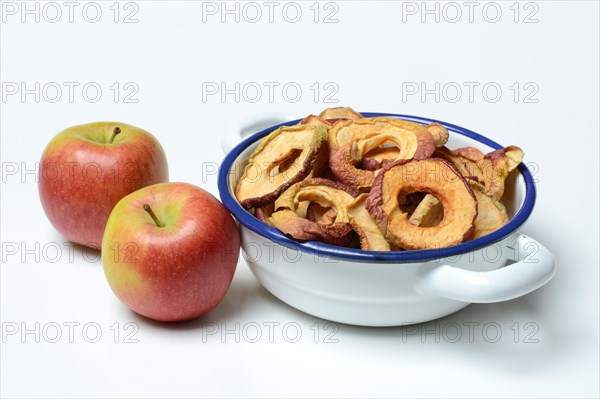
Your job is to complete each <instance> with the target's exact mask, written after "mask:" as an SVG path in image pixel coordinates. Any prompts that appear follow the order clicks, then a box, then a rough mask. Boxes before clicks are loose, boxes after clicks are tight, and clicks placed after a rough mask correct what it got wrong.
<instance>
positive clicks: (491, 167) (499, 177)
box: [477, 145, 523, 199]
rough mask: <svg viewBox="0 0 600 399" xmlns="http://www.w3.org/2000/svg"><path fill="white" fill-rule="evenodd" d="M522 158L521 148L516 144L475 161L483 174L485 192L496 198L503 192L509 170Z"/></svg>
mask: <svg viewBox="0 0 600 399" xmlns="http://www.w3.org/2000/svg"><path fill="white" fill-rule="evenodd" d="M522 160H523V150H521V149H520V148H519V147H517V146H513V145H511V146H509V147H506V148H501V149H499V150H496V151H492V152H490V153H488V154H486V155H485V156H484V157H483V159H480V160H479V161H477V165H478V166H479V168H480V169H481V172H482V174H483V184H484V185H485V190H486V193H488V194H490V195H491V196H493V197H494V198H496V199H500V198H502V194H504V181H505V180H506V177H507V176H508V174H509V173H510V172H512V171H513V170H514V169H516V167H517V166H519V164H520V163H521V161H522Z"/></svg>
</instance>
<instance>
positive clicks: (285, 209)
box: [268, 178, 359, 246]
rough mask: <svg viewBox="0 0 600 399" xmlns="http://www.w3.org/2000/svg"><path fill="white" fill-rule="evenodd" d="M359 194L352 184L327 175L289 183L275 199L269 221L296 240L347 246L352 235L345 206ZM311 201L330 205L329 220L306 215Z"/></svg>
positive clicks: (326, 206)
mask: <svg viewBox="0 0 600 399" xmlns="http://www.w3.org/2000/svg"><path fill="white" fill-rule="evenodd" d="M358 194H359V192H358V191H356V190H354V189H352V188H351V187H346V186H345V185H343V184H341V183H338V182H334V181H331V180H328V179H323V178H312V179H306V180H304V181H302V182H300V183H296V184H294V185H293V186H291V187H290V188H289V189H287V190H286V191H285V192H284V193H283V194H282V195H281V197H279V198H278V199H277V201H276V202H275V212H273V214H272V215H271V216H270V217H269V218H268V221H269V224H271V225H272V226H274V227H276V228H277V229H279V230H280V231H282V232H283V233H284V234H287V235H290V236H291V237H293V238H295V239H297V240H316V241H323V242H326V243H328V244H332V245H341V246H346V245H349V244H350V242H351V241H352V240H353V238H354V235H353V233H354V230H353V228H352V224H351V223H350V217H349V215H348V209H347V207H348V205H350V204H351V203H352V202H353V201H354V198H355V197H356V196H358ZM311 203H315V204H318V205H319V206H321V207H323V208H327V209H330V211H332V212H330V213H329V212H328V213H329V215H331V220H329V221H328V222H327V223H324V222H319V221H314V220H310V219H307V218H305V216H306V212H307V209H308V207H307V206H308V205H310V204H311ZM333 212H335V213H333ZM329 215H328V216H329ZM328 218H329V217H328Z"/></svg>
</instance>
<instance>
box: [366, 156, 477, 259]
mask: <svg viewBox="0 0 600 399" xmlns="http://www.w3.org/2000/svg"><path fill="white" fill-rule="evenodd" d="M416 192H425V193H429V194H433V195H434V196H435V197H437V198H438V199H439V200H440V202H441V203H442V206H443V208H444V216H443V218H442V220H441V221H440V222H439V224H438V225H437V226H434V227H420V226H415V225H413V224H411V223H410V222H409V215H408V213H407V212H405V211H403V210H402V209H401V207H400V204H399V198H401V197H404V196H406V195H409V194H411V193H416ZM366 208H367V210H368V211H369V214H370V215H371V217H373V219H374V220H375V222H376V223H377V226H378V227H379V229H380V230H381V232H382V233H383V234H384V236H385V237H386V238H387V239H388V240H390V241H391V242H392V243H393V244H395V245H398V246H399V247H401V248H404V249H430V248H440V247H446V246H449V245H454V244H458V243H460V242H462V241H464V240H465V239H466V238H467V237H468V236H469V235H470V234H471V232H472V230H473V221H474V220H475V218H476V216H477V200H476V198H475V194H473V191H472V190H471V188H470V187H469V184H468V183H467V182H466V180H465V178H464V177H463V176H462V175H461V174H460V172H459V171H458V170H457V169H456V168H455V167H454V166H453V165H452V164H451V163H449V162H447V161H445V160H443V159H436V158H432V159H424V160H410V161H409V160H399V161H396V162H394V163H393V164H391V165H389V166H387V167H386V168H384V169H382V170H381V172H380V173H379V174H378V175H377V177H376V179H375V182H374V183H373V188H372V190H371V193H370V194H369V197H368V198H367V202H366Z"/></svg>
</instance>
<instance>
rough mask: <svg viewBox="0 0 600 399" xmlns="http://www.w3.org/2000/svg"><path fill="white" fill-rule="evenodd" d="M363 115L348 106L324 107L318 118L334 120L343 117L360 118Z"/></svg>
mask: <svg viewBox="0 0 600 399" xmlns="http://www.w3.org/2000/svg"><path fill="white" fill-rule="evenodd" d="M362 117H363V116H362V115H361V114H359V113H358V112H356V111H355V110H353V109H352V108H350V107H333V108H326V109H324V110H323V112H321V113H320V114H319V118H320V119H323V120H326V121H328V122H335V121H338V120H343V119H360V118H362Z"/></svg>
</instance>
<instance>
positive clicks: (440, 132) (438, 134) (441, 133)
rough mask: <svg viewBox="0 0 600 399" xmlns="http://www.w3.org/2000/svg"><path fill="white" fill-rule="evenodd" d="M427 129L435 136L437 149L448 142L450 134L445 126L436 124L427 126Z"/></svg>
mask: <svg viewBox="0 0 600 399" xmlns="http://www.w3.org/2000/svg"><path fill="white" fill-rule="evenodd" d="M426 128H427V130H428V131H429V133H431V135H432V136H433V141H434V143H435V146H436V147H441V146H443V145H444V144H446V142H448V137H449V136H450V134H449V133H448V129H446V128H445V127H444V126H442V125H440V124H439V123H435V122H434V123H431V124H429V125H427V126H426Z"/></svg>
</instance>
